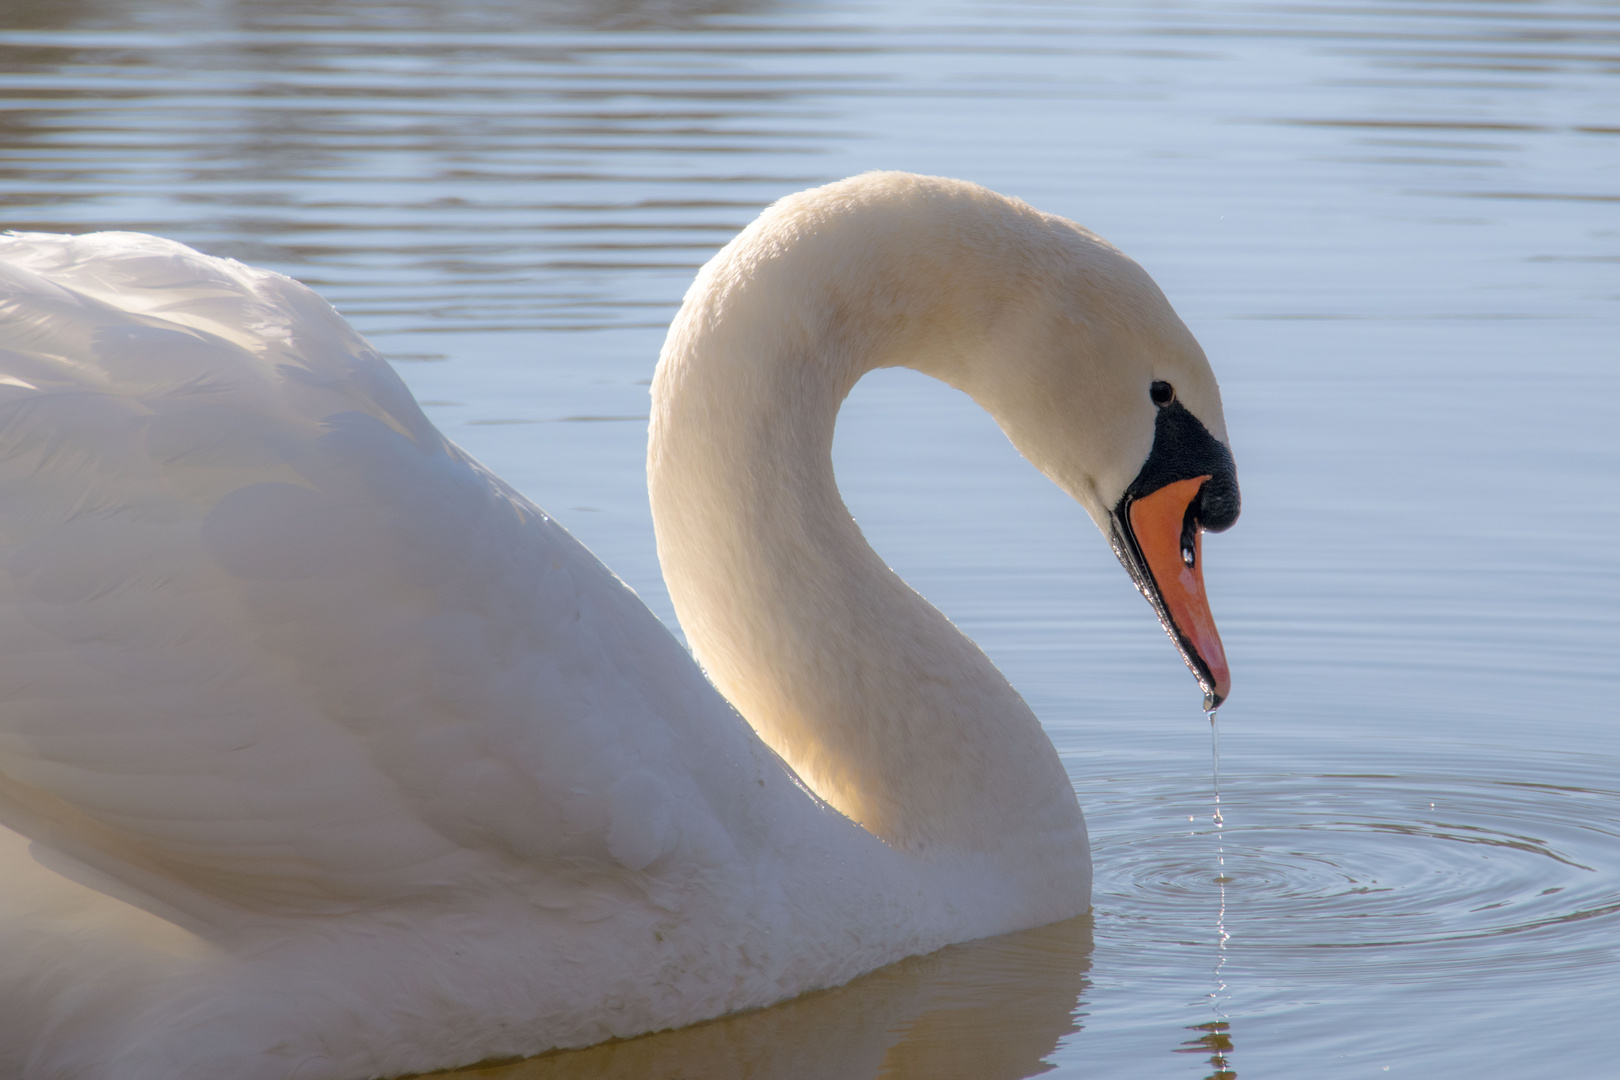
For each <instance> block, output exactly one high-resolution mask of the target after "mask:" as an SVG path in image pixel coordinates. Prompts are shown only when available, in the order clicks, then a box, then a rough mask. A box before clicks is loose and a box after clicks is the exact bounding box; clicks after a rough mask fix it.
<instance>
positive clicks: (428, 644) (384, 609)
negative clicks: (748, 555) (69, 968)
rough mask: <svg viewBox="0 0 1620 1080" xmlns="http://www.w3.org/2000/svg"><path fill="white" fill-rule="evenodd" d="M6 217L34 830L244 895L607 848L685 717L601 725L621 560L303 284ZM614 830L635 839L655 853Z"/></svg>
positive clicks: (295, 896)
mask: <svg viewBox="0 0 1620 1080" xmlns="http://www.w3.org/2000/svg"><path fill="white" fill-rule="evenodd" d="M11 243H12V244H13V245H31V247H30V248H29V249H28V250H27V252H26V255H25V256H24V257H23V258H21V259H15V261H13V262H12V264H11V267H10V268H8V270H7V273H8V284H9V285H10V286H11V287H12V288H13V289H16V290H17V292H16V293H14V294H13V296H12V297H11V298H10V299H8V300H7V302H6V316H7V319H6V324H7V328H8V329H7V335H6V342H7V345H8V346H9V347H8V350H7V354H6V357H5V375H6V377H7V378H6V382H5V383H4V384H0V416H3V418H4V419H3V426H0V438H3V440H4V441H3V445H0V455H3V462H4V465H3V468H4V470H5V471H4V479H3V480H0V483H3V484H4V486H5V490H6V491H7V495H6V497H5V498H4V499H3V500H0V506H3V508H4V509H3V517H4V529H5V537H4V539H5V545H6V553H7V562H6V570H7V571H8V573H7V574H6V575H5V577H4V580H3V581H0V589H4V593H3V604H4V607H3V609H0V610H3V616H0V617H3V619H4V622H3V624H0V633H3V635H4V638H3V642H0V692H3V693H4V694H5V696H6V700H7V701H8V703H9V706H8V710H7V713H6V717H5V719H4V721H3V725H4V739H5V741H4V743H3V750H0V753H3V754H4V759H3V760H4V772H5V776H6V781H5V783H6V789H5V802H6V805H7V809H8V812H9V816H12V817H13V819H14V820H17V821H18V823H19V824H20V825H21V826H22V828H23V831H25V832H27V831H30V829H31V828H32V824H31V823H33V822H38V821H45V820H50V821H51V822H52V827H53V828H54V829H55V830H56V833H55V835H60V834H63V833H68V834H72V836H73V839H74V841H75V842H76V845H82V846H84V847H86V848H90V849H94V852H95V854H94V855H90V856H89V857H91V858H92V859H93V861H97V862H101V861H104V860H119V861H122V862H125V863H128V864H130V865H131V866H132V867H133V868H134V869H136V870H142V869H147V870H152V871H154V872H155V874H156V875H157V876H158V877H159V878H161V879H162V883H161V887H162V888H164V889H169V890H173V889H175V888H176V887H177V886H179V885H180V884H181V883H183V884H184V885H185V886H189V887H194V888H195V889H196V890H197V891H199V892H201V893H204V894H207V895H208V896H210V897H212V898H216V899H220V900H226V901H229V902H230V903H232V904H237V905H243V906H246V907H250V908H254V909H284V908H286V909H297V910H306V909H309V910H322V909H325V908H327V907H330V906H331V905H333V904H337V905H342V904H345V903H348V902H351V901H355V900H358V899H361V898H365V897H376V896H392V895H398V894H401V893H405V892H416V891H421V890H423V889H431V888H448V887H452V886H453V885H455V884H456V883H457V882H464V881H465V880H466V879H467V877H468V875H469V874H472V875H477V874H479V873H489V872H491V871H492V869H493V868H494V866H496V865H498V864H499V862H500V861H501V860H503V859H517V860H522V861H524V862H528V863H534V862H536V861H539V862H544V861H546V860H551V859H570V860H583V861H585V862H587V863H588V862H591V861H600V862H604V863H606V864H612V863H613V862H614V861H615V857H614V853H613V852H612V850H611V845H610V842H609V839H608V833H609V831H610V829H611V828H612V825H613V815H614V811H615V808H614V807H613V806H612V805H611V804H610V801H609V800H610V798H611V797H610V796H608V795H607V792H608V791H609V789H611V787H612V786H613V782H615V781H616V780H617V778H619V777H622V776H624V775H625V774H627V773H629V772H631V771H633V769H635V768H646V767H647V766H648V765H651V766H652V768H653V770H655V771H664V770H663V769H662V768H661V767H660V765H659V764H658V762H659V761H660V760H661V759H663V758H664V757H665V756H667V754H668V752H669V749H670V748H669V747H655V746H652V745H649V736H651V735H655V734H656V732H649V731H647V730H646V729H645V728H644V727H637V728H636V730H635V732H634V739H635V740H636V741H629V740H627V738H626V734H627V733H626V732H624V731H615V730H614V725H613V719H614V718H615V717H618V718H622V719H625V720H629V721H640V720H643V719H645V716H646V714H647V712H648V711H649V710H647V708H646V703H645V702H639V701H634V700H632V701H612V700H603V699H604V697H607V696H611V695H613V694H614V693H615V692H626V693H631V694H633V687H634V681H633V676H634V673H633V672H631V673H625V672H614V673H613V674H614V675H615V676H619V677H618V678H605V677H603V674H604V673H603V672H602V671H600V670H593V667H597V668H600V667H607V666H611V664H612V658H613V657H614V656H615V655H616V654H619V653H622V652H624V651H625V650H626V649H627V648H631V649H635V650H637V651H638V652H642V651H648V650H651V651H654V652H656V646H657V644H658V643H657V641H656V639H657V636H658V635H657V633H656V632H653V633H649V631H656V628H653V627H647V626H642V625H636V624H635V620H634V618H633V616H632V617H630V618H628V619H626V618H623V617H622V616H625V615H630V614H631V613H633V612H634V611H635V609H636V605H634V604H632V603H624V604H616V603H615V602H616V600H617V599H618V597H617V596H616V594H617V593H622V592H624V591H625V590H624V589H623V587H622V586H620V585H618V584H617V583H616V582H615V581H614V580H613V579H612V578H611V576H610V575H608V574H607V573H606V571H605V570H603V569H602V568H601V567H600V565H599V564H597V563H596V562H595V560H593V559H591V558H590V557H589V556H588V555H586V554H585V553H584V552H583V551H581V550H580V549H579V548H578V546H577V545H576V544H575V542H574V541H573V540H572V539H571V538H570V537H569V536H568V535H567V533H566V532H564V531H563V530H561V529H560V528H557V527H556V526H555V525H554V524H553V523H552V522H550V521H549V520H548V519H546V518H545V517H544V516H543V515H542V514H540V513H539V512H538V511H536V510H535V508H534V507H533V506H532V505H530V504H529V503H527V502H526V501H525V500H523V499H522V498H520V497H519V496H517V495H515V494H514V493H512V492H511V491H509V490H507V489H506V488H504V487H503V486H502V485H501V484H499V482H497V481H494V480H493V479H492V478H491V477H490V476H489V475H488V474H487V473H486V472H484V471H483V470H482V469H480V468H479V467H478V466H477V465H476V464H474V463H472V462H471V461H469V460H468V459H467V458H466V457H465V456H464V455H462V454H461V453H460V452H459V451H458V450H456V448H455V447H453V446H451V445H450V444H448V443H446V442H445V441H444V440H443V439H442V438H441V437H440V436H439V435H438V433H437V432H436V431H435V430H434V429H433V427H432V426H431V425H430V424H429V423H428V422H427V420H426V419H425V417H423V415H422V414H421V412H420V410H419V409H418V408H417V406H416V404H415V402H414V401H413V400H412V399H411V397H410V395H409V393H408V392H407V391H406V390H405V388H404V386H403V385H402V384H401V383H400V382H399V380H398V378H397V377H396V376H395V375H394V374H393V373H392V371H391V370H390V369H389V368H388V366H387V365H386V364H385V363H384V362H383V361H382V359H381V358H380V357H379V356H378V355H377V354H376V353H375V352H373V351H372V350H371V349H370V348H369V347H367V346H366V344H365V343H364V342H363V341H362V340H361V339H360V338H359V337H358V336H357V335H355V334H354V333H353V332H352V331H351V330H350V329H349V328H348V327H347V326H346V325H345V324H344V323H343V322H342V320H341V319H340V318H339V317H338V316H337V315H336V314H335V313H334V312H333V311H332V310H331V309H330V308H329V307H327V306H326V305H325V304H324V303H323V302H321V301H320V300H319V299H318V298H317V297H316V296H315V295H314V294H313V293H311V292H309V291H308V290H307V289H304V288H303V287H302V286H299V285H297V284H295V283H293V282H291V281H289V280H288V279H286V278H282V277H280V276H278V275H274V274H270V273H267V272H263V271H256V270H251V269H249V268H246V267H241V266H237V265H235V264H231V263H227V262H224V261H222V260H214V259H207V258H203V257H200V256H197V255H196V254H195V253H192V252H190V251H188V250H186V249H184V248H182V247H180V246H179V245H176V244H170V243H166V242H164V241H159V240H154V239H151V238H144V237H126V236H119V235H112V236H94V237H84V238H77V239H52V240H38V241H31V240H29V239H27V238H23V239H18V240H14V241H12V242H11ZM33 272H37V273H38V274H39V275H40V276H39V277H35V276H34V273H33ZM47 275H48V277H47ZM616 607H619V608H622V609H623V611H616V610H615V608H616ZM615 616H621V617H620V618H615ZM593 636H597V637H599V638H600V640H596V641H592V640H591V638H592V637H593ZM620 637H623V638H628V639H629V640H617V638H620ZM582 638H584V640H581V639H582ZM666 651H668V650H666ZM672 659H674V657H673V656H672ZM626 675H628V676H630V677H629V678H625V676H626ZM638 707H639V708H638ZM537 712H538V713H539V714H540V715H536V713H537ZM643 759H645V760H643ZM553 777H554V778H555V779H557V780H558V781H559V782H558V783H556V784H554V785H553V784H548V783H547V782H546V781H548V780H549V779H552V778H553ZM564 778H567V779H566V782H563V781H564ZM569 788H578V789H580V790H583V791H588V792H591V793H592V794H593V795H594V796H596V797H597V798H598V799H600V800H602V802H601V805H599V806H594V807H593V806H580V807H576V808H570V807H568V806H566V805H565V804H564V803H565V800H564V799H562V798H559V797H558V793H559V792H562V791H567V790H568V789H569ZM641 797H645V796H641ZM631 816H634V815H633V813H632V814H631ZM625 832H626V834H627V837H628V838H627V839H624V840H623V841H622V842H621V844H620V848H621V851H620V852H619V855H620V856H621V857H622V859H621V860H620V861H624V862H628V863H629V864H632V865H633V866H634V868H635V869H640V868H641V867H642V866H644V865H646V864H647V863H649V862H651V861H652V860H653V859H654V858H656V857H657V856H658V855H660V854H662V853H663V850H662V844H663V843H664V842H665V839H666V838H664V837H659V836H653V835H646V836H642V835H633V836H631V835H629V834H632V833H635V828H634V827H633V826H632V827H630V828H627V829H626V830H625ZM87 854H88V853H87ZM486 863H487V865H486Z"/></svg>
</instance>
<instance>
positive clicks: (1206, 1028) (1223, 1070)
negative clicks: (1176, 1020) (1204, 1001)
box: [1176, 1020, 1237, 1080]
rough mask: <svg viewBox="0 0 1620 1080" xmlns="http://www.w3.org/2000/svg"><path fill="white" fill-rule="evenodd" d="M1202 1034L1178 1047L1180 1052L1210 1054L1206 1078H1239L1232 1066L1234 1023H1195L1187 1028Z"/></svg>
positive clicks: (1217, 1021)
mask: <svg viewBox="0 0 1620 1080" xmlns="http://www.w3.org/2000/svg"><path fill="white" fill-rule="evenodd" d="M1187 1030H1188V1031H1196V1032H1199V1033H1200V1034H1199V1035H1198V1037H1197V1038H1193V1039H1188V1040H1187V1041H1186V1042H1184V1043H1182V1044H1181V1045H1180V1046H1178V1047H1177V1048H1176V1053H1178V1054H1208V1055H1209V1066H1210V1070H1211V1071H1210V1073H1209V1074H1208V1075H1207V1076H1206V1077H1205V1078H1204V1080H1237V1072H1236V1071H1234V1070H1233V1068H1232V1062H1231V1054H1232V1025H1231V1024H1229V1023H1227V1022H1226V1021H1225V1020H1211V1021H1210V1022H1209V1023H1207V1024H1193V1025H1192V1026H1191V1027H1189V1028H1188V1029H1187Z"/></svg>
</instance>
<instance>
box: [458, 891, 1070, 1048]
mask: <svg viewBox="0 0 1620 1080" xmlns="http://www.w3.org/2000/svg"><path fill="white" fill-rule="evenodd" d="M1091 947H1092V941H1091V916H1089V915H1082V916H1081V917H1080V918H1078V919H1070V920H1067V921H1066V922H1060V923H1054V924H1053V925H1051V926H1043V927H1040V928H1039V929H1035V930H1024V931H1021V932H1019V933H1016V934H1007V935H1005V936H1003V937H994V938H987V939H984V940H980V941H974V942H970V943H968V944H965V945H952V946H950V947H949V948H946V949H941V950H940V951H939V952H935V953H930V954H929V955H927V956H914V957H912V958H911V959H909V960H902V961H900V962H899V963H897V964H891V965H890V966H888V967H886V968H882V969H881V970H879V971H876V972H874V973H872V974H870V975H863V976H862V977H860V978H859V979H856V980H855V981H854V982H851V983H848V984H846V985H844V986H840V987H838V988H836V989H833V990H823V991H820V992H819V993H814V994H806V995H804V996H802V997H798V998H794V999H793V1000H792V1001H789V1002H785V1003H783V1004H781V1005H777V1006H775V1007H774V1008H770V1009H754V1010H750V1011H748V1012H742V1013H736V1014H734V1015H732V1016H728V1017H725V1018H723V1019H720V1020H714V1021H710V1022H709V1023H706V1024H697V1025H694V1026H692V1027H685V1028H681V1029H679V1030H677V1031H666V1032H661V1033H659V1034H657V1035H644V1036H642V1037H641V1038H639V1039H628V1040H614V1041H612V1042H607V1043H601V1044H599V1045H597V1046H593V1047H591V1048H590V1049H589V1050H572V1051H564V1052H562V1053H557V1054H546V1055H544V1056H542V1057H537V1058H529V1059H528V1060H527V1061H521V1062H517V1063H514V1064H510V1065H496V1066H486V1067H484V1068H474V1069H467V1070H465V1071H461V1072H456V1073H454V1074H452V1075H453V1076H454V1077H455V1080H463V1078H465V1080H473V1078H475V1077H476V1078H477V1080H648V1078H650V1077H666V1076H668V1077H674V1076H679V1077H693V1078H697V1077H701V1078H702V1080H873V1078H874V1077H882V1078H883V1080H1024V1078H1025V1077H1031V1076H1035V1075H1037V1074H1039V1073H1043V1072H1046V1071H1048V1070H1049V1069H1050V1068H1051V1066H1050V1065H1047V1064H1045V1062H1044V1059H1045V1058H1046V1057H1047V1056H1048V1055H1050V1054H1051V1053H1052V1051H1053V1050H1054V1049H1056V1047H1057V1043H1058V1040H1059V1039H1061V1038H1062V1037H1063V1036H1065V1035H1069V1034H1072V1033H1073V1032H1075V1031H1076V1030H1078V1027H1077V1025H1076V1023H1075V1018H1074V1011H1075V1007H1076V1005H1077V1004H1079V1001H1078V999H1079V997H1080V994H1081V993H1082V992H1083V991H1084V989H1085V986H1086V977H1085V975H1086V970H1087V968H1088V967H1089V966H1090V961H1091ZM446 1080H449V1077H447V1078H446Z"/></svg>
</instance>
